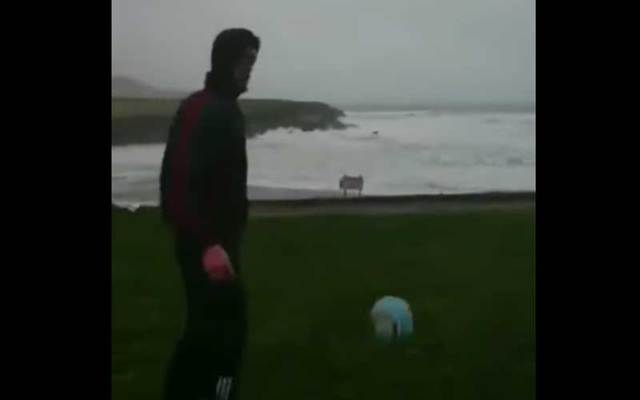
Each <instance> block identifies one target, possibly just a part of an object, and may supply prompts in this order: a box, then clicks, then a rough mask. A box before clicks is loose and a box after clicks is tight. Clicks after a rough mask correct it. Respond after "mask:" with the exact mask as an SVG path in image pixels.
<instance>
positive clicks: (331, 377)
mask: <svg viewBox="0 0 640 400" xmlns="http://www.w3.org/2000/svg"><path fill="white" fill-rule="evenodd" d="M534 221H535V214H534V211H533V210H531V211H510V212H506V211H505V212H500V211H491V212H476V213H460V214H447V215H428V216H427V215H422V216H421V215H413V216H384V217H383V216H380V217H372V216H341V217H327V216H317V217H295V218H254V219H251V221H250V226H249V231H248V236H247V242H246V246H245V251H244V253H245V254H244V265H243V270H244V272H245V276H246V280H247V285H248V293H249V296H250V299H249V302H250V338H249V348H248V359H247V363H246V367H245V370H244V387H243V391H242V399H243V400H259V399H273V400H276V399H277V400H288V399H296V400H301V399H306V400H314V399H318V400H330V399H362V400H370V399H416V400H417V399H533V398H534V397H535V352H536V350H535V349H536V345H535V343H536V342H535V321H534V312H535V308H534V304H535V295H534V292H535V279H534V275H535V253H534V248H535V222H534ZM112 282H113V283H112V295H113V298H112V306H113V310H112V392H113V396H112V398H113V399H114V400H130V399H135V400H147V399H149V400H150V399H154V400H156V399H160V387H161V379H162V376H163V372H164V368H165V363H166V361H167V358H168V357H169V354H170V353H171V351H172V348H173V343H174V340H175V339H176V337H177V335H178V333H179V330H180V325H181V322H182V312H183V308H182V307H183V300H182V297H181V296H182V292H181V290H182V288H181V286H180V281H179V276H178V271H177V268H176V267H175V265H174V261H173V253H172V249H171V244H170V241H169V237H168V235H167V232H166V230H165V228H164V227H163V225H162V223H161V222H160V219H159V216H158V214H157V213H156V211H152V210H145V211H141V212H139V213H137V214H129V213H126V212H121V211H114V212H113V214H112ZM386 294H392V295H397V296H401V297H403V298H405V299H407V300H408V301H409V303H410V304H411V306H412V309H413V313H414V318H415V333H416V334H415V336H414V337H413V339H412V340H410V341H409V342H407V343H402V344H392V345H383V344H380V343H377V342H376V341H375V340H374V339H373V337H372V327H371V325H370V321H369V319H368V311H369V309H370V307H371V305H372V304H373V302H374V301H375V300H376V299H377V298H378V297H380V296H383V295H386Z"/></svg>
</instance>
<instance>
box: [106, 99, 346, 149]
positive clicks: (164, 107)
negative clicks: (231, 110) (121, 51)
mask: <svg viewBox="0 0 640 400" xmlns="http://www.w3.org/2000/svg"><path fill="white" fill-rule="evenodd" d="M178 103H179V100H178V99H167V98H156V99H149V98H116V97H112V98H111V144H112V145H127V144H142V143H163V142H164V141H165V140H166V135H167V133H168V129H169V125H170V123H171V118H172V117H173V115H174V114H175V111H176V109H177V108H178ZM239 104H240V107H241V108H242V110H243V111H244V113H245V116H246V120H247V132H246V134H247V137H253V136H256V135H259V134H262V133H264V132H266V131H268V130H270V129H276V128H297V129H300V130H302V131H312V130H326V129H344V128H346V127H347V125H345V124H344V123H342V122H341V121H340V119H341V118H342V117H344V115H345V114H344V112H342V110H339V109H337V108H334V107H331V106H330V105H328V104H324V103H319V102H300V101H287V100H270V99H241V100H240V101H239Z"/></svg>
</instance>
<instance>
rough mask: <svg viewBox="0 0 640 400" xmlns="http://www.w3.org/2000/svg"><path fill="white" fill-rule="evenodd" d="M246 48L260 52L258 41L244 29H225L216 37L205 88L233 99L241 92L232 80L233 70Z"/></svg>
mask: <svg viewBox="0 0 640 400" xmlns="http://www.w3.org/2000/svg"><path fill="white" fill-rule="evenodd" d="M247 48H254V49H256V50H260V39H259V38H258V37H257V36H255V35H254V34H253V33H252V32H251V31H250V30H248V29H244V28H233V29H227V30H224V31H222V32H220V34H218V36H217V37H216V39H215V41H214V42H213V46H212V49H211V68H210V70H209V72H207V75H206V78H205V88H207V89H209V90H212V91H214V92H216V93H219V94H221V95H223V96H225V97H228V98H232V99H235V98H237V97H238V96H239V95H240V94H241V93H242V92H243V91H244V89H243V88H238V87H237V85H236V83H235V81H234V79H233V70H234V68H235V66H236V64H237V63H238V61H239V60H240V58H241V56H242V54H243V52H244V51H245V50H246V49H247Z"/></svg>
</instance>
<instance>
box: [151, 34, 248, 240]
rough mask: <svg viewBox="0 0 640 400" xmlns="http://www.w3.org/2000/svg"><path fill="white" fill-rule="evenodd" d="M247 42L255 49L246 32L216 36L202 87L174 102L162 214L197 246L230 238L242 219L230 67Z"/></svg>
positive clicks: (242, 167)
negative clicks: (192, 239) (193, 240)
mask: <svg viewBox="0 0 640 400" xmlns="http://www.w3.org/2000/svg"><path fill="white" fill-rule="evenodd" d="M248 46H251V47H254V48H256V49H257V48H258V47H259V42H258V39H257V38H256V37H255V36H253V34H251V33H250V32H249V31H246V30H241V29H235V30H228V31H224V32H222V33H221V34H220V35H219V36H218V38H216V41H215V42H214V45H213V49H212V54H211V71H210V72H208V73H207V77H206V80H205V87H204V88H203V89H202V90H200V91H197V92H195V93H193V94H191V95H190V96H189V97H188V98H186V99H185V100H183V101H182V102H181V103H180V106H179V107H178V111H177V112H176V115H175V116H174V118H173V121H172V124H171V127H170V129H169V136H168V140H167V144H166V147H165V151H164V155H163V160H162V168H161V172H160V204H161V208H162V213H163V217H164V219H165V221H166V222H167V223H168V224H169V225H170V227H172V228H173V230H174V231H175V232H176V233H178V234H183V235H188V236H190V237H193V238H195V239H197V240H198V241H199V242H201V243H202V244H203V245H212V244H221V243H227V242H230V241H233V240H234V239H236V238H238V237H239V235H241V233H242V231H243V230H244V227H245V225H246V222H247V216H248V199H247V153H246V139H245V120H244V116H243V114H242V111H241V110H240V108H239V106H238V102H237V97H238V96H239V95H240V92H241V91H240V90H239V89H237V88H236V85H235V83H234V80H233V69H234V66H235V64H236V63H237V61H238V59H239V57H240V55H241V54H242V52H243V51H244V50H245V49H246V48H247V47H248Z"/></svg>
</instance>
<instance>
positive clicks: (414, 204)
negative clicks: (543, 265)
mask: <svg viewBox="0 0 640 400" xmlns="http://www.w3.org/2000/svg"><path fill="white" fill-rule="evenodd" d="M535 197H536V193H535V192H487V193H468V194H437V195H436V194H418V195H389V196H366V195H363V196H362V197H346V198H345V197H326V198H306V199H284V200H250V201H249V216H250V217H277V216H303V215H305V216H307V215H376V214H378V215H379V214H424V213H442V212H461V211H462V212H464V211H474V210H496V209H497V210H523V209H525V210H526V209H535ZM111 209H112V210H129V211H133V212H136V211H152V210H156V209H158V206H157V205H155V206H151V205H140V206H139V207H135V206H129V207H128V206H118V205H116V204H114V203H113V202H112V203H111Z"/></svg>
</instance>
